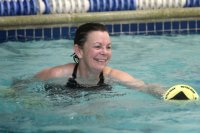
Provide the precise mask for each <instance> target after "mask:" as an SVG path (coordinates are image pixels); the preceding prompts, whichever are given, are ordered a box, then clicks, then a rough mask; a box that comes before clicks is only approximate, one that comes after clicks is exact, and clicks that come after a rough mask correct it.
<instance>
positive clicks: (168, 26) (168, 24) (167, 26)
mask: <svg viewBox="0 0 200 133" xmlns="http://www.w3.org/2000/svg"><path fill="white" fill-rule="evenodd" d="M164 30H166V31H170V30H171V22H164Z"/></svg>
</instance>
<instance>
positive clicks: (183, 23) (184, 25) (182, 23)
mask: <svg viewBox="0 0 200 133" xmlns="http://www.w3.org/2000/svg"><path fill="white" fill-rule="evenodd" d="M180 23H181V24H180V25H181V27H180V28H181V29H187V25H188V24H187V21H181V22H180Z"/></svg>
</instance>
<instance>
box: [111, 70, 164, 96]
mask: <svg viewBox="0 0 200 133" xmlns="http://www.w3.org/2000/svg"><path fill="white" fill-rule="evenodd" d="M110 75H111V77H112V78H114V79H116V81H118V82H119V83H122V84H124V85H126V86H128V87H131V88H135V89H138V90H140V91H143V92H146V93H150V94H152V95H154V96H156V97H159V98H161V97H162V96H163V94H164V93H165V89H164V88H163V87H162V86H161V85H159V84H146V83H144V82H143V81H142V80H139V79H136V78H134V77H133V76H131V75H129V74H128V73H126V72H123V71H120V70H117V69H111V71H110Z"/></svg>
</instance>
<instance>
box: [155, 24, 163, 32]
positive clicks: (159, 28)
mask: <svg viewBox="0 0 200 133" xmlns="http://www.w3.org/2000/svg"><path fill="white" fill-rule="evenodd" d="M155 24H156V31H163V27H164V24H163V22H156V23H155Z"/></svg>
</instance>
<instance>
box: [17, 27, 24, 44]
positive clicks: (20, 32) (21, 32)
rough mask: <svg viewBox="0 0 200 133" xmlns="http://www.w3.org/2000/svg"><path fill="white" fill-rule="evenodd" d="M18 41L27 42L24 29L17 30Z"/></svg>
mask: <svg viewBox="0 0 200 133" xmlns="http://www.w3.org/2000/svg"><path fill="white" fill-rule="evenodd" d="M17 40H18V41H23V42H24V41H26V35H25V30H24V29H19V30H17Z"/></svg>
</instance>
